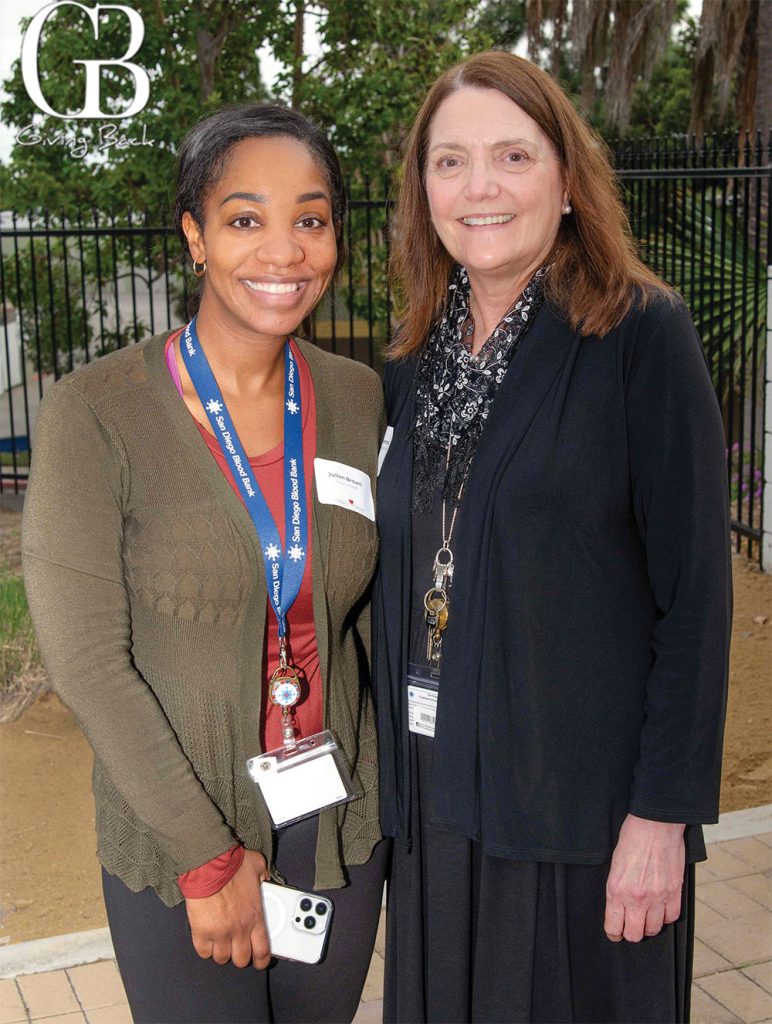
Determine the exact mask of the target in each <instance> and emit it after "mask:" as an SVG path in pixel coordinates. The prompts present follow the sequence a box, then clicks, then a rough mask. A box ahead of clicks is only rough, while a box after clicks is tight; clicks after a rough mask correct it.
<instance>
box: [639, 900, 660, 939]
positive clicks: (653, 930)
mask: <svg viewBox="0 0 772 1024" xmlns="http://www.w3.org/2000/svg"><path fill="white" fill-rule="evenodd" d="M664 923H665V904H664V903H658V904H656V905H655V906H652V907H649V909H648V910H647V911H646V923H645V925H644V928H643V934H644V935H647V936H649V937H651V936H652V935H659V933H660V932H661V931H662V925H663V924H664Z"/></svg>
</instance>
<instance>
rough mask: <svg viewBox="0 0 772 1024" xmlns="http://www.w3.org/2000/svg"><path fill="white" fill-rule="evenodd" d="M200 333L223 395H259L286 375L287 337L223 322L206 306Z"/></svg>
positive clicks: (201, 314) (200, 316)
mask: <svg viewBox="0 0 772 1024" xmlns="http://www.w3.org/2000/svg"><path fill="white" fill-rule="evenodd" d="M196 332H197V334H198V339H199V342H200V343H201V346H202V348H203V349H204V351H205V353H206V357H207V359H208V361H209V365H210V367H211V369H212V373H213V374H214V376H215V379H216V380H217V383H218V384H219V386H220V390H221V391H222V392H223V394H230V395H239V394H247V393H251V394H255V393H256V392H261V391H264V390H265V389H266V388H271V387H272V386H273V385H275V384H276V382H277V379H278V378H279V377H283V374H284V345H285V342H286V340H287V339H286V337H284V336H282V337H272V336H270V335H262V334H257V333H256V332H253V331H248V330H245V329H239V327H238V326H235V325H234V324H233V323H232V322H231V323H227V324H226V323H223V322H222V318H220V317H218V316H217V313H216V311H215V312H212V311H211V310H209V309H207V308H206V307H205V306H204V305H202V308H201V310H200V312H199V314H198V316H197V318H196Z"/></svg>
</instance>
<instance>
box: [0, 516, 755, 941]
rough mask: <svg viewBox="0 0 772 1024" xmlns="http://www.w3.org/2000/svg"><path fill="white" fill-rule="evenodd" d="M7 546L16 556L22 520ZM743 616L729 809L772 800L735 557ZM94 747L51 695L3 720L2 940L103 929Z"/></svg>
mask: <svg viewBox="0 0 772 1024" xmlns="http://www.w3.org/2000/svg"><path fill="white" fill-rule="evenodd" d="M0 518H1V519H2V526H0V545H2V549H3V550H4V551H5V554H6V558H10V559H11V560H12V561H13V562H15V560H16V557H17V552H18V522H17V518H18V517H14V515H13V513H8V512H5V511H4V512H3V513H2V516H1V517H0ZM734 583H735V615H734V632H733V641H732V663H731V684H730V698H729V713H728V718H727V731H726V745H725V754H724V773H723V789H722V797H721V809H722V811H734V810H739V809H740V808H744V807H756V806H759V805H761V804H767V803H772V741H771V739H770V738H771V737H772V701H771V700H770V682H771V681H772V680H771V673H770V665H772V576H766V575H763V574H762V573H760V572H759V571H758V568H757V567H755V566H754V565H753V564H752V563H749V562H748V561H746V560H745V559H744V558H742V557H736V558H735V560H734ZM90 771H91V753H90V750H89V747H88V745H87V743H86V741H85V739H84V738H83V735H82V733H81V732H80V730H79V729H78V727H77V725H76V724H75V722H74V720H73V717H72V715H71V714H70V712H69V711H68V710H67V709H66V708H65V707H64V706H63V705H62V704H61V702H60V701H59V700H58V698H57V697H55V696H54V695H53V694H47V695H45V696H44V697H42V698H41V699H40V700H38V701H37V703H36V704H34V706H33V707H31V708H30V709H29V710H28V711H27V712H26V713H25V714H24V715H23V716H22V717H21V718H20V719H18V720H17V721H16V722H12V723H10V724H5V725H0V811H1V813H2V824H1V825H0V945H3V944H6V943H8V942H21V941H24V940H26V939H33V938H40V937H42V936H46V935H59V934H63V933H67V932H75V931H82V930H86V929H89V928H99V927H102V926H104V924H105V923H106V922H105V916H104V908H103V906H102V900H101V895H100V871H99V866H98V864H97V860H96V857H95V856H94V849H95V845H96V842H95V837H94V807H93V802H92V797H91V790H90Z"/></svg>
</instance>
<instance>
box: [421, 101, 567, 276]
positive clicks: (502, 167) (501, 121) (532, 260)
mask: <svg viewBox="0 0 772 1024" xmlns="http://www.w3.org/2000/svg"><path fill="white" fill-rule="evenodd" d="M425 181H426V193H427V197H428V201H429V210H430V214H431V219H432V224H433V225H434V228H435V230H436V232H437V235H438V236H439V238H440V241H441V242H442V244H443V245H444V246H445V248H446V249H447V251H448V253H449V254H450V255H451V256H452V257H453V259H454V260H456V262H458V263H461V264H463V265H464V266H465V267H466V268H467V271H468V272H469V279H470V283H471V285H472V288H473V290H474V288H475V285H476V284H477V285H485V284H494V283H497V284H499V285H506V283H507V282H508V281H509V282H511V283H512V285H513V286H515V285H520V286H522V284H525V282H526V281H527V279H528V278H529V277H530V276H531V275H532V274H533V273H534V272H535V271H536V270H537V269H538V268H539V267H540V266H542V265H543V264H544V263H545V262H546V259H547V256H548V255H549V253H550V250H551V249H552V246H553V243H554V241H555V238H556V237H557V233H558V228H559V226H560V219H561V214H562V206H563V205H564V204H565V202H566V201H567V196H566V193H565V188H564V185H563V178H562V174H561V168H560V163H559V161H558V158H557V155H556V154H555V151H554V149H553V147H552V145H551V143H550V141H549V139H548V138H547V136H546V135H545V134H544V132H543V131H542V130H541V128H540V127H539V126H538V124H537V123H536V122H535V121H534V120H533V118H531V117H529V116H528V114H526V113H525V111H524V110H522V109H521V108H520V107H518V106H517V104H516V103H514V102H513V101H512V100H510V99H509V98H508V97H507V96H505V95H504V94H503V93H501V92H499V91H498V90H496V89H478V88H473V87H470V86H464V87H462V88H461V89H458V90H456V91H455V92H453V93H451V94H450V95H449V96H447V97H446V98H445V99H444V100H443V101H442V103H441V104H440V105H439V107H438V108H437V111H436V113H435V115H434V117H433V119H432V122H431V126H430V129H429V139H428V146H427V157H426V167H425Z"/></svg>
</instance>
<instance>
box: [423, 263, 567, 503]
mask: <svg viewBox="0 0 772 1024" xmlns="http://www.w3.org/2000/svg"><path fill="white" fill-rule="evenodd" d="M546 272H547V267H542V268H541V269H540V270H537V271H536V273H535V274H534V275H533V277H532V278H531V280H530V281H529V282H528V284H527V285H526V286H525V288H524V289H523V292H522V294H521V295H520V296H519V297H518V299H517V301H516V302H515V304H514V305H513V306H512V307H511V308H510V310H509V311H508V312H507V313H506V314H505V315H504V317H503V318H502V320H501V322H500V323H499V325H498V326H497V327H496V329H495V330H494V331H493V333H492V334H491V336H490V337H489V338H488V340H487V341H486V342H485V344H484V345H483V347H482V348H481V349H480V351H479V352H478V353H477V354H476V355H472V353H471V350H470V348H469V347H468V345H467V342H466V339H467V338H469V337H471V335H472V334H473V333H474V320H473V319H472V312H471V308H470V302H469V299H470V296H469V277H468V276H467V272H466V269H465V268H464V267H461V266H457V267H456V269H455V271H454V273H453V275H452V277H451V280H450V285H449V286H448V301H447V305H446V306H445V310H444V312H443V314H442V317H441V319H440V320H439V321H438V322H437V324H436V325H435V327H434V328H433V329H432V332H431V334H430V335H429V339H428V341H427V343H426V347H425V348H424V350H423V352H422V354H421V357H420V361H419V364H418V371H417V379H418V384H417V390H416V412H415V422H414V424H413V430H412V434H413V510H414V511H415V512H431V510H432V507H433V505H434V496H435V494H436V493H437V491H438V490H441V491H442V495H443V498H445V499H446V500H447V501H450V502H451V503H452V504H453V505H458V504H459V502H460V500H461V491H462V488H463V483H464V480H465V479H466V477H467V474H468V472H469V467H470V466H471V464H472V459H473V458H474V453H475V451H476V450H477V444H478V442H479V440H480V435H481V433H482V430H483V427H484V426H485V421H486V420H487V418H488V413H489V412H490V407H491V402H492V401H493V397H494V395H495V394H496V391H497V389H498V387H499V384H501V382H502V380H503V379H504V374H505V373H506V372H507V368H508V367H509V364H510V363H511V361H512V358H513V356H514V355H515V353H516V352H517V350H518V348H519V347H520V345H521V343H522V341H523V338H524V337H525V334H526V332H527V331H528V328H529V327H530V325H531V323H532V322H533V320H534V318H535V316H536V314H537V312H538V310H539V308H540V306H541V304H542V302H543V301H544V292H543V289H542V284H541V280H542V278H543V277H544V275H545V274H546ZM448 448H450V455H449V456H448Z"/></svg>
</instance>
